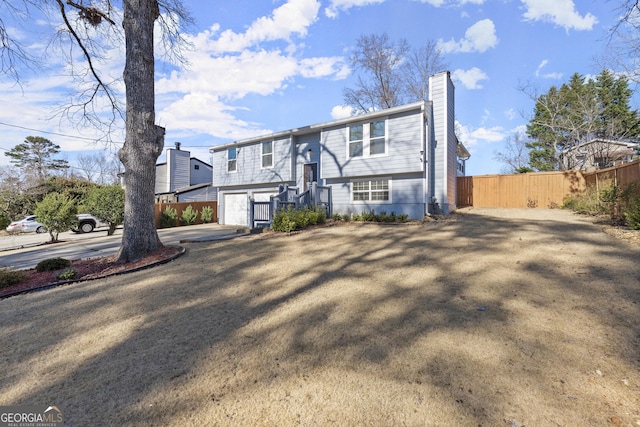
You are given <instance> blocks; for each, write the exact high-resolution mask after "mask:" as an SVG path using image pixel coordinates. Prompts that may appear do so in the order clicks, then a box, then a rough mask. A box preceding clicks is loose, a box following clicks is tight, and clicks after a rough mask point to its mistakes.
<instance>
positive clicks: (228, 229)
mask: <svg viewBox="0 0 640 427" xmlns="http://www.w3.org/2000/svg"><path fill="white" fill-rule="evenodd" d="M244 231H245V230H239V229H238V227H236V226H226V225H219V224H200V225H192V226H186V227H174V228H165V229H161V230H158V235H159V236H160V240H161V241H162V243H164V244H165V245H176V244H179V243H180V242H181V241H188V240H193V241H205V240H216V239H226V238H231V237H235V236H239V235H244ZM50 239H51V237H50V236H49V234H48V233H46V234H35V233H30V234H19V235H14V236H0V267H10V268H15V269H19V270H23V269H29V268H34V267H35V266H36V264H38V262H40V261H42V260H44V259H47V258H56V257H60V258H66V259H84V258H94V257H103V256H110V255H113V254H115V253H116V252H117V250H118V248H119V247H120V243H121V240H122V229H121V228H119V229H117V230H116V232H115V234H114V235H113V236H107V232H106V230H96V231H93V232H91V233H86V234H84V233H79V234H77V233H73V232H70V231H69V232H65V233H60V235H59V236H58V239H59V240H61V241H62V242H61V243H56V244H47V242H48V241H49V240H50Z"/></svg>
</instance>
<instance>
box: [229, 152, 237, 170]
mask: <svg viewBox="0 0 640 427" xmlns="http://www.w3.org/2000/svg"><path fill="white" fill-rule="evenodd" d="M237 154H238V152H237V148H235V147H234V148H229V149H228V150H227V172H236V171H237V170H238V164H237Z"/></svg>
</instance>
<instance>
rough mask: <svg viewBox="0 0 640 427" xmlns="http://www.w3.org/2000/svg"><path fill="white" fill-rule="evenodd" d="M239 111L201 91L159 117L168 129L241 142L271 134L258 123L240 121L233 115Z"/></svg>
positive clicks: (184, 97) (166, 109)
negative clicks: (241, 140) (183, 130)
mask: <svg viewBox="0 0 640 427" xmlns="http://www.w3.org/2000/svg"><path fill="white" fill-rule="evenodd" d="M237 109H238V108H233V107H230V106H228V105H225V104H224V103H223V102H221V101H220V100H219V99H218V98H217V97H216V96H214V95H211V94H208V93H202V92H200V93H195V94H193V93H190V94H187V95H185V96H183V97H182V98H180V99H178V100H177V101H175V102H173V103H171V104H170V105H168V106H167V107H166V108H164V109H162V111H160V112H159V113H158V114H157V116H158V122H160V123H162V125H163V126H165V127H166V128H167V129H172V130H175V129H189V130H190V131H191V132H196V133H202V134H209V135H212V136H215V137H219V138H224V139H234V140H237V139H244V138H249V137H251V136H255V135H261V134H267V133H271V131H270V130H269V129H260V128H259V125H258V124H256V123H248V122H246V121H244V120H240V119H238V118H236V117H235V116H234V114H233V112H234V110H237ZM212 124H214V125H213V126H212Z"/></svg>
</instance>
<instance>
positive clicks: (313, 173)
mask: <svg viewBox="0 0 640 427" xmlns="http://www.w3.org/2000/svg"><path fill="white" fill-rule="evenodd" d="M310 182H318V164H317V163H307V164H306V165H304V191H307V190H308V187H309V183H310Z"/></svg>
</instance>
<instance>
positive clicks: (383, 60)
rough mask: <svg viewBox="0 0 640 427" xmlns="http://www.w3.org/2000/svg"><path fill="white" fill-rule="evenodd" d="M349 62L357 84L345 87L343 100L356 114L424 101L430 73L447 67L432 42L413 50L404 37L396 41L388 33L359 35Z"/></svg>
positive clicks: (426, 95) (426, 96)
mask: <svg viewBox="0 0 640 427" xmlns="http://www.w3.org/2000/svg"><path fill="white" fill-rule="evenodd" d="M350 65H351V67H352V68H353V69H354V70H355V71H356V73H357V76H356V83H355V87H354V88H345V89H344V102H345V103H346V104H347V105H350V106H351V107H353V108H354V110H356V112H358V113H366V112H369V111H372V110H378V109H384V108H390V107H395V106H398V105H402V104H405V103H407V102H413V101H419V100H426V99H427V98H428V92H429V90H428V82H429V76H430V75H432V74H435V73H436V72H438V71H442V70H443V69H444V68H445V67H446V64H445V63H444V61H443V58H442V55H441V52H440V50H439V49H437V47H436V44H435V43H434V42H432V41H429V42H427V44H426V45H425V46H422V47H420V48H418V49H415V50H412V48H411V46H410V45H409V43H408V42H407V41H406V40H405V39H401V40H399V41H397V42H395V41H392V40H391V39H390V38H389V35H388V34H387V33H383V34H380V35H377V34H372V35H364V36H361V37H360V38H359V39H358V41H357V42H356V48H355V50H354V51H353V54H352V55H351V57H350Z"/></svg>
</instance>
